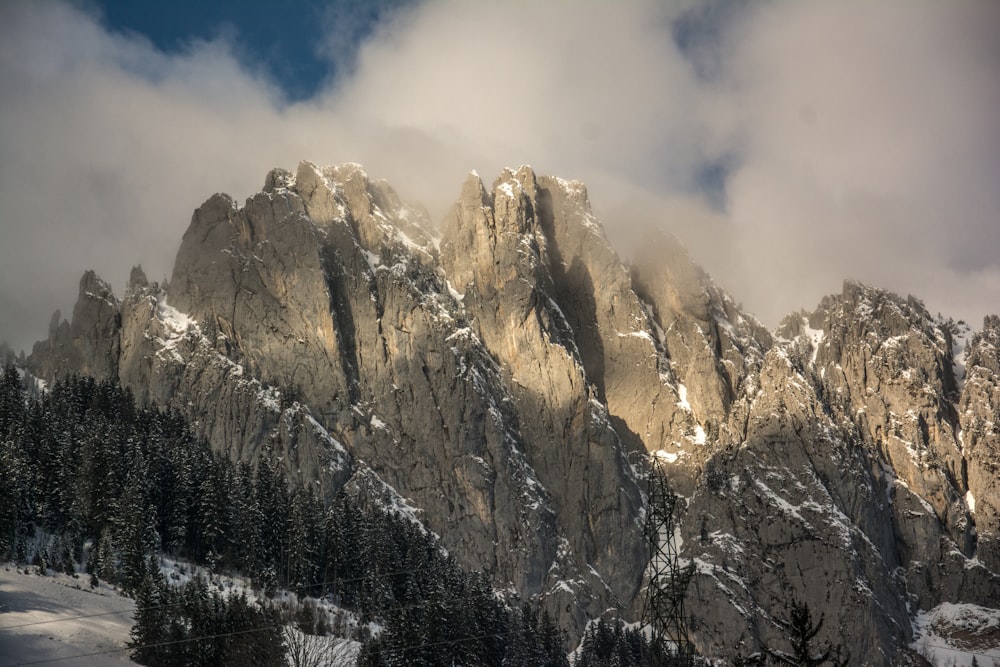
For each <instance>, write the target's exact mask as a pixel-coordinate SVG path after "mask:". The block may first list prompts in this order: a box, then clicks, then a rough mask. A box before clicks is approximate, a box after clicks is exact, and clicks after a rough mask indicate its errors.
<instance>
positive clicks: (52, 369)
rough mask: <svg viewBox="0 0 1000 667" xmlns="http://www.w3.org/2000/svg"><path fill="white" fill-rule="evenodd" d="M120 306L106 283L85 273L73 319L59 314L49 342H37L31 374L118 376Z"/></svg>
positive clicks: (54, 317)
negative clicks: (67, 318)
mask: <svg viewBox="0 0 1000 667" xmlns="http://www.w3.org/2000/svg"><path fill="white" fill-rule="evenodd" d="M119 305H120V304H119V303H118V300H117V299H116V298H115V296H114V294H113V293H112V291H111V287H110V286H109V285H108V284H107V283H106V282H104V281H103V280H101V279H100V278H98V277H97V274H95V273H94V272H93V271H87V272H86V273H84V274H83V277H82V278H81V279H80V293H79V296H78V298H77V301H76V305H75V306H74V307H73V319H72V320H71V321H70V322H67V321H66V320H63V319H62V318H61V316H60V314H59V311H56V312H55V314H54V315H53V316H52V322H51V324H49V337H48V339H47V340H45V341H42V342H39V343H36V344H35V346H34V349H33V350H32V354H31V357H30V361H29V366H28V367H29V369H30V370H31V372H32V373H34V374H35V375H37V376H38V377H44V378H56V377H61V376H62V375H63V374H65V373H70V372H76V373H83V374H85V375H91V376H93V377H95V378H101V379H103V378H107V377H114V376H115V375H116V373H117V364H118V353H119V329H120V326H121V321H120V317H119V314H118V309H119Z"/></svg>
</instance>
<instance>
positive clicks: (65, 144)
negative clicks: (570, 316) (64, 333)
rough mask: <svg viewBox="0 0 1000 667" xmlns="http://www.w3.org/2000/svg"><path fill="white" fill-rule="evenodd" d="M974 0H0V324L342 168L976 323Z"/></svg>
mask: <svg viewBox="0 0 1000 667" xmlns="http://www.w3.org/2000/svg"><path fill="white" fill-rule="evenodd" d="M998 34H1000V3H996V2H974V1H972V0H968V1H965V0H955V1H954V2H938V1H931V0H844V1H839V2H812V3H807V2H791V1H785V2H782V1H774V2H752V1H749V0H726V1H723V0H706V1H702V2H694V1H686V0H676V1H674V2H659V1H653V0H650V1H643V0H634V1H632V2H627V3H617V2H615V3H613V2H610V1H605V0H573V1H570V0H548V1H546V2H528V1H527V0H511V1H509V2H490V3H486V2H458V1H456V0H449V1H445V0H391V1H389V0H386V1H383V2H364V1H362V0H339V1H334V2H321V1H319V0H298V1H295V2H292V1H291V0H270V1H269V2H255V1H250V0H244V1H240V2H237V1H235V0H225V1H223V0H219V1H217V2H213V3H204V2H195V1H194V0H175V1H173V2H168V3H166V2H137V1H112V0H104V1H102V0H74V1H70V0H0V340H6V341H7V342H9V343H10V344H11V345H12V346H13V347H14V349H22V348H23V349H27V350H29V351H30V346H31V344H32V342H33V341H35V340H38V339H41V338H44V337H45V335H46V332H47V327H48V322H49V320H50V317H51V315H52V312H53V311H54V310H55V309H57V308H58V309H60V310H61V311H62V313H63V317H68V316H69V314H70V313H71V311H72V304H73V303H74V301H75V299H76V294H77V286H78V282H79V278H80V276H81V275H82V273H83V272H84V271H85V270H86V269H94V270H96V271H97V272H98V274H99V275H101V276H102V277H103V278H104V279H105V280H107V281H108V282H109V283H110V284H111V285H112V287H113V288H114V290H115V292H116V293H117V294H118V295H119V296H121V295H122V292H123V291H124V286H125V283H126V280H127V277H128V273H129V269H130V268H131V267H132V266H133V265H136V264H141V265H142V266H143V268H144V269H145V270H146V273H147V274H148V275H149V277H150V279H151V280H162V279H164V278H168V277H169V275H170V272H171V269H172V265H173V259H174V256H175V254H176V251H177V248H178V247H179V245H180V240H181V236H182V235H183V233H184V230H185V229H186V228H187V225H188V224H189V222H190V219H191V214H192V212H193V211H194V209H195V208H197V207H198V206H199V205H200V204H201V203H202V202H203V201H204V200H206V199H207V198H208V197H209V196H210V195H212V194H213V193H215V192H227V193H229V194H231V195H232V196H234V197H235V198H236V199H237V200H238V201H242V200H244V199H245V198H247V197H249V196H250V195H252V194H253V193H255V192H257V191H259V190H260V188H261V187H262V185H263V183H264V177H265V175H266V174H267V172H268V171H269V170H270V169H271V168H273V167H279V166H280V167H284V168H287V169H293V170H294V169H295V167H296V165H297V164H298V162H299V161H300V160H311V161H313V162H315V163H317V164H320V165H327V164H339V163H343V162H360V163H362V164H363V165H364V166H365V168H366V170H367V171H368V173H369V174H370V175H371V176H372V177H373V178H385V179H387V180H388V181H389V182H390V183H391V184H392V185H393V186H394V187H395V188H396V189H397V191H399V193H400V194H401V196H403V197H404V198H405V199H408V200H412V201H416V202H421V203H423V204H424V205H426V206H427V207H428V209H429V210H430V211H431V214H432V216H433V217H434V218H435V219H436V220H439V219H440V218H441V217H442V216H443V214H444V213H445V212H446V210H447V208H448V206H449V205H450V203H451V202H453V201H454V200H455V199H456V198H457V196H458V194H459V192H460V190H461V184H462V182H463V181H464V179H465V176H466V175H467V174H468V172H469V171H471V170H476V171H478V172H479V173H480V174H482V175H483V177H484V179H486V180H487V181H491V180H492V178H493V177H494V176H495V175H496V174H497V173H498V172H499V171H500V170H501V169H502V168H503V167H505V166H513V167H516V166H518V165H521V164H530V165H532V166H533V167H534V168H535V170H536V171H537V172H538V173H542V174H552V175H558V176H561V177H564V178H574V179H580V180H582V181H583V182H585V183H586V184H587V186H588V190H589V193H590V199H591V202H592V204H593V207H594V210H595V212H596V213H597V215H598V216H599V217H600V218H601V219H602V221H603V222H604V225H605V227H606V229H607V231H608V235H609V237H610V238H611V240H612V242H613V243H614V245H615V246H616V248H617V249H618V250H619V252H620V253H621V254H622V256H623V257H626V258H627V257H628V255H629V253H630V252H631V249H632V248H633V247H634V246H635V244H637V243H641V240H642V238H643V237H644V235H645V234H647V233H649V231H650V230H654V229H662V230H666V231H669V232H671V233H674V234H675V235H677V236H678V237H679V238H680V239H681V240H682V242H683V243H684V244H685V245H686V246H687V247H688V249H689V251H690V254H691V256H692V257H693V258H694V260H695V261H696V262H697V263H699V264H701V265H702V266H703V267H704V268H705V269H706V270H707V271H708V272H709V273H710V274H711V275H712V277H713V278H714V279H715V280H716V282H718V283H719V284H720V285H721V286H722V287H723V288H725V289H726V290H727V291H728V292H729V293H730V294H731V295H732V296H733V297H734V298H735V299H736V300H737V301H738V302H740V303H742V304H743V306H744V307H745V308H746V309H747V310H748V311H749V312H751V313H753V314H755V315H756V316H757V317H758V318H759V319H760V320H761V321H762V322H763V323H764V324H766V325H768V326H772V327H773V326H775V325H776V324H777V323H778V322H779V320H780V319H781V317H782V316H784V315H786V314H788V313H790V312H792V311H796V310H798V309H800V308H806V309H812V308H814V307H815V306H816V304H817V303H818V302H819V300H820V299H821V298H822V297H823V296H824V295H826V294H830V293H836V292H838V291H839V290H840V289H841V284H842V281H843V280H844V279H848V278H849V279H855V280H860V281H863V282H865V283H868V284H871V285H875V286H878V287H884V288H887V289H890V290H892V291H895V292H898V293H900V294H903V295H906V294H913V295H915V296H917V297H919V298H921V299H923V301H924V302H925V304H926V305H927V308H928V309H929V310H930V311H931V312H932V314H936V313H939V312H940V313H942V314H944V315H945V316H950V317H954V318H955V319H965V320H967V321H968V322H969V323H970V324H972V326H973V327H974V328H975V327H978V326H979V325H980V324H981V322H982V317H983V315H985V314H989V313H998V312H1000V113H998V110H1000V39H997V35H998Z"/></svg>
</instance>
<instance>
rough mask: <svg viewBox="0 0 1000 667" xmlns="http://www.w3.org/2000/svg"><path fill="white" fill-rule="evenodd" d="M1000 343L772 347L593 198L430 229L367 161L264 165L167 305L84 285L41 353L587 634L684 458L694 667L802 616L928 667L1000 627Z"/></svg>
mask: <svg viewBox="0 0 1000 667" xmlns="http://www.w3.org/2000/svg"><path fill="white" fill-rule="evenodd" d="M998 331H1000V320H997V319H996V318H987V320H986V323H985V325H984V329H983V331H982V332H980V333H979V334H977V335H975V336H974V337H973V338H972V339H971V341H970V342H969V344H968V352H967V353H965V356H964V358H963V357H959V358H956V356H955V355H956V350H957V349H958V348H959V347H960V346H957V345H956V340H957V338H958V335H959V334H960V331H959V328H958V327H957V325H954V324H952V323H950V322H947V321H941V320H939V319H934V318H931V317H930V316H929V315H928V314H927V313H926V311H925V309H924V308H923V306H922V305H921V304H920V302H919V301H918V300H916V299H913V298H909V299H902V298H900V297H897V296H895V295H892V294H889V293H887V292H884V291H881V290H877V289H873V288H870V287H866V286H863V285H859V284H856V283H850V282H849V283H846V284H845V285H844V288H843V291H842V292H841V293H840V294H838V295H833V296H830V297H828V298H827V299H825V300H824V301H823V302H822V303H821V304H820V305H819V306H818V308H817V309H816V310H815V311H814V312H812V313H800V314H796V315H793V316H790V317H789V318H788V319H786V321H785V322H783V324H782V325H781V327H779V329H778V330H777V331H776V332H775V333H774V334H771V333H769V332H767V331H766V330H765V329H764V328H763V327H762V326H761V325H760V324H759V323H758V322H757V321H756V320H755V319H754V318H753V317H752V316H751V315H749V314H747V313H744V312H742V311H741V310H740V308H739V307H737V305H736V304H735V303H734V301H733V300H732V299H731V298H730V297H729V296H728V295H726V293H725V292H724V290H723V289H721V288H720V287H719V286H718V285H716V284H715V283H714V282H713V281H712V280H711V278H710V277H709V276H707V275H706V274H705V273H704V272H703V271H702V270H701V269H700V268H698V267H697V265H696V264H695V263H694V262H693V261H692V260H691V258H690V257H688V255H687V253H686V252H685V251H684V249H683V248H682V247H681V246H680V244H679V243H678V242H677V241H676V240H675V239H672V238H669V237H662V236H654V237H653V238H651V239H650V241H649V242H648V243H647V244H646V245H645V246H644V249H643V251H642V252H640V253H639V254H638V255H637V257H636V258H635V261H634V262H633V263H632V265H631V266H626V265H625V264H624V263H623V262H622V261H621V259H620V258H619V256H618V255H617V253H616V252H615V250H614V249H613V248H612V246H611V245H610V244H609V242H608V240H607V238H606V237H605V234H604V231H603V228H602V227H601V225H600V222H599V221H598V220H597V219H596V218H595V217H594V215H593V214H592V212H591V209H590V203H589V200H588V194H587V191H586V188H585V187H584V186H583V185H582V184H580V183H578V182H569V181H564V180H561V179H558V178H551V177H543V176H538V175H536V174H535V173H534V172H533V171H532V170H531V169H529V168H527V167H521V168H520V169H517V170H505V171H504V172H503V173H502V174H501V175H500V176H499V177H498V178H497V179H496V181H495V182H494V183H493V184H492V185H491V186H489V187H487V186H486V184H484V182H483V181H482V180H481V179H480V177H479V176H478V175H476V174H472V175H470V176H469V178H468V179H467V180H466V182H465V184H464V185H463V186H462V188H461V191H460V194H459V198H458V199H457V201H456V202H455V205H454V206H453V208H452V210H451V211H450V212H449V214H448V215H447V216H446V218H445V220H444V221H443V223H442V224H441V225H440V233H439V232H438V231H437V230H435V229H434V228H433V227H432V226H431V225H430V223H429V221H428V220H427V219H426V216H425V215H424V214H423V213H422V212H421V210H420V209H419V208H416V207H412V206H409V205H407V204H404V203H403V202H401V201H400V200H399V198H398V197H397V196H396V195H395V193H394V192H393V191H392V189H391V188H390V187H389V186H388V185H387V184H385V183H384V182H381V181H375V180H372V179H371V178H369V177H368V175H367V174H366V173H365V172H364V170H363V169H362V168H361V167H359V166H358V165H343V166H339V167H327V168H319V167H316V166H315V165H313V164H310V163H302V164H301V165H300V166H299V168H298V170H297V172H296V173H295V174H292V173H290V172H287V171H283V170H274V171H272V172H271V173H270V174H269V175H268V177H267V179H266V183H265V187H264V189H263V191H262V192H261V193H258V194H257V195H254V196H253V197H251V198H249V199H248V200H247V201H246V203H245V204H244V205H243V206H239V205H237V204H236V202H234V201H233V200H232V199H231V198H229V197H227V196H225V195H214V196H213V197H211V198H210V199H209V200H208V201H207V202H205V204H203V205H202V206H201V207H200V208H199V209H198V210H197V211H196V212H195V214H194V216H193V219H192V222H191V226H190V228H189V229H188V231H187V232H186V233H185V235H184V239H183V241H182V243H181V247H180V250H179V252H178V256H177V262H176V265H175V268H174V273H173V276H172V278H171V280H170V283H169V285H156V284H150V283H149V282H148V281H147V280H146V278H145V277H144V276H143V275H142V273H141V271H139V270H136V271H134V272H133V276H132V278H131V280H130V283H129V287H128V290H127V292H126V294H125V295H124V298H123V299H122V300H121V301H119V300H118V299H117V298H116V297H115V296H114V295H113V294H112V293H111V290H110V288H108V287H107V285H106V284H104V283H103V282H101V281H100V280H99V279H98V278H97V277H96V276H93V274H87V275H86V276H84V279H83V281H82V282H81V288H80V299H79V302H78V304H77V307H76V308H75V309H74V315H73V319H72V322H68V323H63V322H59V321H58V318H57V319H56V320H55V321H54V322H53V326H52V328H51V331H50V337H49V339H48V340H47V341H45V342H42V343H39V344H38V345H37V346H36V348H35V351H34V353H33V354H32V356H31V357H30V359H29V366H30V368H31V369H32V371H33V372H34V373H36V374H37V375H39V376H41V377H43V378H46V379H51V378H53V377H54V376H57V375H58V374H60V373H63V372H68V371H81V372H88V373H93V374H96V375H99V376H112V377H116V378H117V379H119V380H120V381H121V382H122V384H124V385H126V386H128V387H130V388H131V389H132V391H133V392H134V393H135V394H136V396H137V397H138V398H140V399H141V400H153V401H155V402H157V403H159V404H161V405H164V406H170V407H173V408H176V409H177V410H179V411H181V412H182V413H184V414H185V415H186V416H187V417H188V419H189V421H191V422H192V423H193V424H195V425H196V428H197V429H198V430H199V435H201V436H204V437H205V438H206V439H207V440H209V441H210V442H211V443H212V444H213V446H214V447H215V448H217V449H218V450H220V451H223V452H226V453H228V454H229V455H230V456H231V457H232V458H235V459H241V460H253V459H255V458H257V457H260V456H269V457H272V458H275V459H280V460H281V461H282V463H283V465H284V466H285V468H286V469H287V470H288V471H289V472H291V473H293V474H295V475H297V476H298V478H299V479H301V480H302V482H303V483H305V484H314V485H316V486H318V487H319V488H321V489H322V490H323V491H324V492H326V493H334V492H336V491H338V490H340V489H345V490H347V491H349V492H351V493H355V494H358V495H362V496H367V497H369V498H371V499H373V500H375V501H376V502H390V503H393V504H395V505H397V506H399V507H405V508H409V510H408V511H412V515H413V516H414V518H415V519H416V520H418V521H420V522H421V523H422V524H423V525H425V526H426V527H427V528H428V529H429V530H432V531H434V532H435V533H437V534H438V535H440V536H441V539H442V541H443V543H444V545H445V546H446V547H447V548H448V549H449V551H450V552H452V553H453V554H455V555H456V557H458V558H459V559H460V560H461V562H463V563H464V564H466V565H469V566H471V567H474V568H481V569H484V570H485V571H486V572H487V573H489V574H490V576H491V577H492V578H493V580H494V583H495V584H496V585H497V586H498V587H501V588H509V589H512V590H514V591H517V592H518V593H519V594H520V595H521V596H523V597H532V596H537V597H538V598H541V599H543V600H544V602H545V604H546V606H547V608H548V609H550V610H551V611H552V612H553V613H554V615H556V617H557V618H558V619H559V620H560V621H561V622H562V623H563V624H566V625H570V626H573V627H576V628H578V629H579V628H582V627H583V624H584V623H585V621H586V620H587V619H588V618H592V617H595V616H597V615H599V614H602V613H606V612H608V611H609V610H610V611H611V612H612V613H617V614H621V615H623V616H625V617H627V618H630V619H634V618H635V617H636V616H637V614H638V608H639V602H638V601H639V600H641V590H642V585H643V577H644V573H645V563H646V560H647V557H648V555H647V548H646V544H645V542H644V538H643V535H642V530H641V527H642V520H643V516H644V511H645V508H644V503H645V502H646V500H645V496H644V494H643V491H642V480H641V478H640V477H639V476H638V475H637V472H636V471H637V470H640V469H641V466H636V465H634V464H635V463H637V462H638V461H639V460H640V459H642V458H643V457H644V455H645V454H646V452H651V451H662V452H664V454H663V456H662V457H661V459H660V460H661V461H663V462H664V465H666V466H667V471H668V476H669V478H670V482H671V484H672V486H673V487H674V488H675V489H676V490H677V491H678V492H679V493H680V494H681V495H682V496H683V498H684V501H685V502H684V503H683V516H682V517H681V519H682V521H681V529H680V533H679V537H680V538H681V539H682V540H683V547H682V549H681V553H682V556H684V557H685V558H687V559H689V560H693V561H694V562H695V563H696V566H697V576H696V577H695V579H694V581H693V583H692V585H691V589H690V591H689V604H688V609H689V610H690V612H691V614H692V616H693V618H692V624H691V629H692V634H693V637H694V639H695V641H696V643H697V645H698V647H699V649H700V650H702V652H703V653H705V654H707V655H717V656H723V657H724V656H729V655H732V654H733V653H734V652H737V651H740V650H745V651H746V652H749V651H751V650H753V648H754V647H755V646H757V645H759V643H760V642H762V641H767V642H772V643H773V642H777V641H780V636H781V628H780V624H779V622H778V619H780V618H781V616H782V610H783V609H784V606H785V604H786V603H787V601H788V600H789V599H791V598H797V599H800V600H804V601H806V602H807V603H808V604H809V605H810V606H811V607H813V608H814V609H817V610H822V611H823V612H824V619H825V622H824V627H823V631H822V633H823V636H822V637H821V638H826V639H835V638H839V637H851V639H852V641H851V647H850V648H851V650H852V653H853V655H854V656H855V660H856V662H857V664H879V665H881V664H886V665H888V664H907V663H910V662H913V663H914V664H917V663H916V661H918V660H919V659H918V658H917V657H916V656H915V654H914V653H913V652H912V650H911V648H910V645H911V643H912V642H913V640H914V630H913V624H912V621H913V619H914V618H916V617H917V615H918V613H920V612H921V611H929V610H931V609H934V608H936V607H938V605H940V604H943V603H956V604H957V603H964V604H975V605H980V606H981V607H984V608H993V607H997V606H1000V578H998V576H997V572H998V571H1000V561H998V556H997V553H998V552H997V544H998V541H997V540H998V514H997V502H998V501H997V498H998V497H1000V496H998V493H997V491H998V490H997V486H996V485H997V478H998V477H997V474H996V472H997V468H996V466H997V465H998V461H1000V436H998V434H997V431H996V428H995V426H994V421H995V419H994V415H995V414H996V409H997V406H998V405H1000V393H998V389H997V387H998V378H997V374H998V373H1000V357H998V352H997V350H998V349H1000V347H998V345H1000V343H998V339H1000V333H997V332H998Z"/></svg>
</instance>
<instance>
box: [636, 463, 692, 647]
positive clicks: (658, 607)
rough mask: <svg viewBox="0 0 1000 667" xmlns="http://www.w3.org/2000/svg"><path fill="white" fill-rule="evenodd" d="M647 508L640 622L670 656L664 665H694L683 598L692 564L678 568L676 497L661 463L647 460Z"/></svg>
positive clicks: (655, 642) (690, 574)
mask: <svg viewBox="0 0 1000 667" xmlns="http://www.w3.org/2000/svg"><path fill="white" fill-rule="evenodd" d="M648 495H649V508H648V510H647V511H646V526H645V534H646V540H647V542H648V543H649V548H650V559H649V585H648V586H647V587H646V598H645V601H644V603H643V609H642V622H643V625H644V626H645V627H647V628H648V629H649V631H650V633H651V634H652V640H653V642H654V644H655V645H659V646H662V647H663V648H664V649H665V652H666V653H668V654H670V656H671V660H670V661H669V663H668V664H670V665H679V666H683V667H687V666H689V665H694V655H695V652H694V644H692V643H691V639H690V637H689V636H688V630H687V622H686V620H685V615H684V598H685V595H686V592H687V587H688V583H689V582H690V581H691V577H692V576H693V575H694V563H690V564H688V565H686V566H683V567H682V566H681V564H680V560H679V557H678V553H677V539H676V536H675V529H676V525H675V523H674V508H675V507H676V505H677V494H675V493H674V492H673V491H672V490H671V489H670V485H669V484H668V483H667V478H666V475H665V474H664V472H663V467H662V462H661V461H660V460H659V458H658V457H657V456H656V455H655V454H654V455H653V456H652V457H650V470H649V477H648Z"/></svg>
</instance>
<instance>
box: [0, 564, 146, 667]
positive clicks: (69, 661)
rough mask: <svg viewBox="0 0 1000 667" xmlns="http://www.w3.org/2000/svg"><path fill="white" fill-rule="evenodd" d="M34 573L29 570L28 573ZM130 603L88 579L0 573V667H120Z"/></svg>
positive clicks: (129, 622) (125, 659)
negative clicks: (31, 666)
mask: <svg viewBox="0 0 1000 667" xmlns="http://www.w3.org/2000/svg"><path fill="white" fill-rule="evenodd" d="M32 570H33V569H32ZM134 608H135V602H134V601H133V600H130V599H128V598H124V597H121V596H120V595H118V593H116V592H115V591H114V590H112V589H111V588H109V587H106V586H101V587H100V588H98V589H96V590H95V589H91V588H90V586H89V585H88V584H87V579H86V578H85V577H84V576H81V577H80V578H79V579H74V578H72V577H69V576H67V575H63V574H59V575H53V576H47V577H40V576H38V575H36V574H34V573H32V574H24V568H22V569H21V570H20V571H18V570H17V569H16V568H15V567H14V566H13V565H11V564H4V565H3V566H2V567H0V667H14V666H15V665H27V664H51V665H56V666H58V667H123V666H124V665H135V664H136V663H134V662H132V661H131V660H129V659H128V652H127V651H126V650H125V643H126V642H127V641H128V639H129V630H130V629H131V627H132V610H133V609H134Z"/></svg>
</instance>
